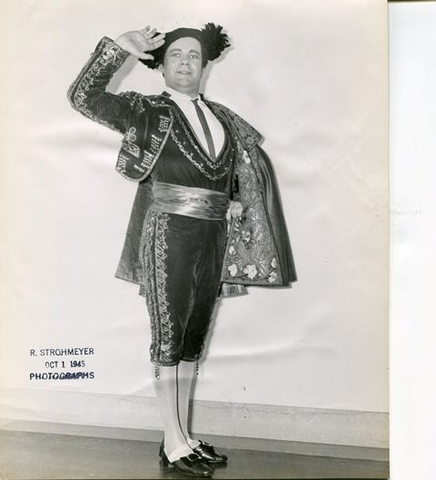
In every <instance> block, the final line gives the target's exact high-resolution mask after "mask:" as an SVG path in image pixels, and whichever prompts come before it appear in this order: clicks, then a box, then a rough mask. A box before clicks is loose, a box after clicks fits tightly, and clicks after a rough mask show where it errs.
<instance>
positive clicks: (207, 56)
mask: <svg viewBox="0 0 436 480" xmlns="http://www.w3.org/2000/svg"><path fill="white" fill-rule="evenodd" d="M222 29H223V27H222V26H221V25H215V24H214V23H207V24H206V25H205V26H204V28H202V29H201V30H198V29H196V28H177V29H176V30H173V31H171V32H168V33H166V34H165V43H164V44H163V45H162V46H160V47H159V48H157V49H156V50H153V51H150V52H147V53H150V54H151V55H153V57H154V59H153V60H144V59H141V58H140V59H139V61H140V62H142V63H143V64H144V65H145V66H146V67H148V68H151V69H153V70H154V69H156V68H158V67H159V65H161V64H162V63H163V61H164V57H165V52H166V51H167V49H168V47H169V46H170V45H171V44H172V43H173V42H175V41H176V40H178V39H179V38H185V37H191V38H195V39H196V40H198V41H199V42H200V44H201V53H202V59H203V67H205V66H206V64H207V62H208V61H209V60H215V59H216V58H218V57H219V56H220V55H221V53H222V52H223V51H224V50H225V49H226V48H227V47H229V46H230V41H229V37H228V36H227V34H225V33H222ZM156 35H159V32H156Z"/></svg>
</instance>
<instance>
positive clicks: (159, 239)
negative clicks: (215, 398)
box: [68, 37, 297, 366]
mask: <svg viewBox="0 0 436 480" xmlns="http://www.w3.org/2000/svg"><path fill="white" fill-rule="evenodd" d="M128 56H129V53H128V52H126V51H124V50H123V49H122V48H121V47H119V46H118V45H117V44H116V43H115V42H113V41H112V40H111V39H110V38H108V37H104V38H103V39H102V40H101V41H100V42H99V44H98V45H97V47H96V50H95V51H94V53H93V54H92V55H91V58H90V60H89V61H88V63H87V64H86V65H85V67H84V68H83V70H82V71H81V73H80V74H79V76H78V78H77V79H76V80H75V81H74V83H73V84H72V85H71V87H70V89H69V92H68V98H69V100H70V102H71V104H72V105H73V107H74V108H75V109H76V110H78V111H79V112H80V113H82V114H83V115H85V116H86V117H88V118H90V119H91V120H94V121H96V122H98V123H100V124H103V125H105V126H107V127H110V128H112V129H114V130H116V131H118V132H119V133H121V134H122V135H123V140H122V145H121V150H120V152H119V156H118V161H117V164H116V170H117V171H118V172H119V173H120V174H121V175H122V176H123V177H125V178H126V179H128V180H131V181H134V182H137V183H138V189H137V194H136V197H135V201H134V205H133V209H132V213H131V217H130V222H129V225H128V229H127V234H126V239H125V244H124V248H123V252H122V255H121V259H120V262H119V265H118V269H117V272H116V276H117V277H118V278H121V279H123V280H127V281H130V282H134V283H137V284H139V285H140V294H141V295H144V296H145V297H146V301H147V307H148V310H149V313H150V319H151V327H152V329H151V331H152V343H151V349H150V352H151V361H152V362H153V363H155V364H156V365H166V366H170V365H175V364H177V363H179V361H180V360H184V361H196V360H198V359H199V357H200V356H201V353H202V349H203V346H204V341H205V338H206V335H207V331H208V327H209V324H210V322H211V318H212V313H213V309H214V306H215V301H216V299H217V298H218V296H219V295H222V296H231V295H240V294H243V293H246V289H245V287H246V286H264V287H266V286H267V287H283V286H289V285H290V284H291V283H292V282H294V281H296V279H297V278H296V273H295V267H294V261H293V257H292V252H291V247H290V243H289V238H288V233H287V229H286V224H285V220H284V217H283V212H282V208H281V203H280V199H279V194H278V189H277V184H276V180H275V176H274V173H273V170H272V167H271V164H270V161H269V159H268V157H267V155H266V154H265V152H264V151H263V150H262V149H261V148H260V146H259V141H260V140H261V135H260V134H259V133H258V132H257V131H256V130H255V129H254V128H253V127H251V126H250V125H249V124H248V123H247V122H246V121H244V120H243V119H242V118H240V117H239V116H238V115H236V114H235V113H233V112H232V111H231V110H230V109H228V108H227V107H224V106H223V105H220V104H218V103H215V102H211V101H208V100H206V99H204V98H203V101H204V102H205V103H206V105H207V106H208V107H209V109H210V110H211V111H212V112H213V113H214V115H215V116H216V117H217V118H218V120H219V121H220V122H221V124H222V126H223V128H224V132H225V141H224V145H223V147H222V149H221V151H220V152H219V154H218V155H217V158H216V159H214V160H212V159H211V158H210V156H209V155H208V152H207V150H205V149H204V148H203V146H202V145H201V143H200V142H199V141H198V139H197V138H196V136H195V133H194V132H193V130H192V129H191V127H190V124H189V122H188V120H187V119H186V117H185V116H184V114H183V112H182V111H181V110H180V109H179V108H178V106H177V105H176V103H175V102H173V101H172V100H171V98H170V97H169V95H168V94H165V92H164V93H163V94H161V95H151V96H149V95H147V96H145V95H142V94H140V93H137V92H123V93H121V94H118V95H115V94H111V93H109V92H106V86H107V85H108V83H109V81H110V79H111V78H112V76H113V74H114V73H115V72H116V71H117V70H118V69H119V68H120V67H121V65H122V64H123V63H124V62H125V60H126V59H127V57H128ZM230 199H233V200H238V201H240V202H241V203H242V207H243V214H242V216H241V217H240V218H237V219H234V220H232V222H231V223H229V224H228V223H227V221H226V219H225V215H226V211H227V209H228V205H229V200H230Z"/></svg>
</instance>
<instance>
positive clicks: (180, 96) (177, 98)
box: [162, 87, 204, 105]
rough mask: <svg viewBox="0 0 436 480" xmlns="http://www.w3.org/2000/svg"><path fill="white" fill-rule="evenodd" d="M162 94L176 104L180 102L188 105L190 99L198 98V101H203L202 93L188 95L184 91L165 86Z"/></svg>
mask: <svg viewBox="0 0 436 480" xmlns="http://www.w3.org/2000/svg"><path fill="white" fill-rule="evenodd" d="M162 95H164V96H166V97H169V98H171V100H173V101H174V102H176V103H177V104H179V105H180V104H182V105H190V103H191V100H195V99H198V100H199V101H200V102H203V100H204V98H203V95H202V94H201V93H200V94H198V95H197V96H196V97H190V96H189V95H186V94H185V93H180V92H178V91H177V90H174V88H171V87H167V88H166V90H165V91H164V92H163V93H162Z"/></svg>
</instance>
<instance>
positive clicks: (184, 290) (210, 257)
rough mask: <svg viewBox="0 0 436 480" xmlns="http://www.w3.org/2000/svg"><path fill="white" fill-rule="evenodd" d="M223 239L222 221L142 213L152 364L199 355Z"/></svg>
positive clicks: (214, 295)
mask: <svg viewBox="0 0 436 480" xmlns="http://www.w3.org/2000/svg"><path fill="white" fill-rule="evenodd" d="M225 240H226V221H225V220H203V219H197V218H192V217H187V216H183V215H177V214H172V213H160V212H156V211H153V210H149V212H148V213H147V217H146V219H145V223H144V232H143V238H142V246H141V251H142V252H143V258H142V260H143V268H144V272H145V293H146V302H147V307H148V311H149V314H150V320H151V333H152V341H151V347H150V354H151V361H152V362H153V363H155V364H157V365H166V366H169V365H176V364H178V363H179V362H180V360H184V361H195V360H198V358H199V357H200V356H201V353H202V351H203V347H204V342H205V339H206V336H207V332H208V329H209V325H210V322H211V320H212V315H213V311H214V308H215V302H216V299H217V296H218V291H219V286H220V278H221V268H222V263H223V257H224V249H225Z"/></svg>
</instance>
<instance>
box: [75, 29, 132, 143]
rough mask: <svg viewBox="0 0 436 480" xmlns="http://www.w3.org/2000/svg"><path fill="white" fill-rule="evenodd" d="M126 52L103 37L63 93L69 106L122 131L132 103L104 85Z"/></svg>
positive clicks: (126, 54)
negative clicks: (107, 89)
mask: <svg viewBox="0 0 436 480" xmlns="http://www.w3.org/2000/svg"><path fill="white" fill-rule="evenodd" d="M128 56H129V53H128V52H126V51H125V50H123V49H122V48H121V47H120V46H119V45H117V44H116V43H115V42H114V41H113V40H111V39H110V38H108V37H104V38H103V39H102V40H101V41H100V42H99V44H98V45H97V47H96V49H95V51H94V52H93V53H92V55H91V58H90V59H89V61H88V62H87V64H86V65H85V66H84V68H83V69H82V71H81V72H80V74H79V76H78V77H77V78H76V80H74V82H73V83H72V85H71V86H70V88H69V89H68V95H67V96H68V99H69V101H70V103H71V105H72V107H73V108H74V109H75V110H77V111H78V112H80V113H81V114H82V115H84V116H85V117H88V118H90V119H91V120H94V121H95V122H98V123H100V124H102V125H105V126H106V127H109V128H111V129H113V130H116V131H117V132H120V133H122V134H124V133H125V132H126V131H127V129H128V127H129V125H130V124H131V118H132V115H133V113H132V105H131V103H130V101H129V99H128V98H126V97H125V96H123V94H121V95H115V94H112V93H109V92H106V87H107V85H108V83H109V82H110V80H111V78H112V76H113V75H114V73H115V72H116V71H117V70H118V69H119V68H120V67H121V65H122V64H123V63H124V62H125V61H126V59H127V57H128Z"/></svg>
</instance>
